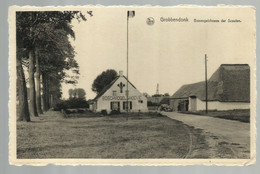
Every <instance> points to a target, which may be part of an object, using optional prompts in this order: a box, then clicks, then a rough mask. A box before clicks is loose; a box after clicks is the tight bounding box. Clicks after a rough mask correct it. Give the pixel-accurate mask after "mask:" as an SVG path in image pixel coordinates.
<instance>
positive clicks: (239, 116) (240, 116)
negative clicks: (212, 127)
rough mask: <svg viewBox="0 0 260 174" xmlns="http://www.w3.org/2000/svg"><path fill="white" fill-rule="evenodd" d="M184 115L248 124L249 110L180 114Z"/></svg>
mask: <svg viewBox="0 0 260 174" xmlns="http://www.w3.org/2000/svg"><path fill="white" fill-rule="evenodd" d="M182 113H185V114H194V115H202V116H203V115H206V116H212V117H216V118H223V119H228V120H237V121H241V122H245V123H249V122H250V110H249V109H236V110H227V111H215V110H210V111H208V113H206V112H205V111H198V112H189V111H185V112H182Z"/></svg>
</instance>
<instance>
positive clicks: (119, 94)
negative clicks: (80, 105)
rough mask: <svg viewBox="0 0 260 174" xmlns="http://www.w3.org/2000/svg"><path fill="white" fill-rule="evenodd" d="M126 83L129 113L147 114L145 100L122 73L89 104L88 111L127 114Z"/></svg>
mask: <svg viewBox="0 0 260 174" xmlns="http://www.w3.org/2000/svg"><path fill="white" fill-rule="evenodd" d="M127 83H128V91H129V92H128V106H129V112H148V108H147V98H146V97H145V96H143V94H142V93H140V92H139V91H138V89H136V87H135V86H134V85H133V84H132V83H131V82H130V81H128V80H127V78H126V77H125V76H124V75H123V72H122V71H120V72H119V76H118V77H117V78H116V79H115V80H113V81H112V82H111V83H110V84H109V85H107V86H106V87H105V88H104V89H103V90H102V91H101V92H100V93H99V94H98V95H97V96H96V97H95V98H94V100H93V101H92V103H90V109H91V110H92V111H94V112H101V111H102V110H106V111H107V113H110V112H111V111H113V110H115V111H120V112H127V90H126V88H127Z"/></svg>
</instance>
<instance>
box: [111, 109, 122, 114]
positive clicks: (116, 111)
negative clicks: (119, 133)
mask: <svg viewBox="0 0 260 174" xmlns="http://www.w3.org/2000/svg"><path fill="white" fill-rule="evenodd" d="M114 114H120V111H118V110H112V111H111V112H110V115H114Z"/></svg>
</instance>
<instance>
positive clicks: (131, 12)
mask: <svg viewBox="0 0 260 174" xmlns="http://www.w3.org/2000/svg"><path fill="white" fill-rule="evenodd" d="M134 16H135V11H127V24H126V28H127V29H126V79H127V83H126V112H127V116H126V120H128V112H129V101H128V100H129V90H128V47H129V43H128V30H129V29H128V28H129V27H128V25H129V18H133V17H134Z"/></svg>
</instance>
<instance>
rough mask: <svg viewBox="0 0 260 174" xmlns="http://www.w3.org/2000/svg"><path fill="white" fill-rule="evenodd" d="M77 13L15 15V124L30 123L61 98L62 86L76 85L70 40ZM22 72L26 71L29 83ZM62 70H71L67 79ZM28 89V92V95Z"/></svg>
mask: <svg viewBox="0 0 260 174" xmlns="http://www.w3.org/2000/svg"><path fill="white" fill-rule="evenodd" d="M74 18H75V19H77V20H78V21H81V20H83V21H86V18H85V16H84V15H83V14H82V13H81V12H79V11H48V12H47V11H43V12H16V48H17V49H16V68H17V100H18V107H17V110H18V112H17V113H18V120H19V121H30V117H31V116H38V115H39V114H42V113H43V111H47V110H48V109H49V108H50V107H51V105H53V104H54V103H55V102H57V101H58V100H59V99H60V98H61V95H62V93H61V83H62V82H66V83H72V84H75V83H77V76H78V74H79V69H78V68H79V66H78V64H77V62H76V60H75V59H74V57H75V51H74V48H73V47H72V45H71V43H70V38H73V39H75V34H74V32H73V30H72V25H71V22H72V20H73V19H74ZM24 70H28V79H26V77H25V73H24ZM65 70H72V71H73V72H74V74H75V75H73V76H69V75H68V74H66V73H65ZM27 86H29V89H28V91H27Z"/></svg>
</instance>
